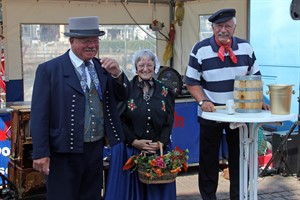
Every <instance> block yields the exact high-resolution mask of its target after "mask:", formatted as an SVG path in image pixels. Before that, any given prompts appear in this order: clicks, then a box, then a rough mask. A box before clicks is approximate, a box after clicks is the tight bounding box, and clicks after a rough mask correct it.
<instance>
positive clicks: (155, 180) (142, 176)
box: [138, 169, 178, 184]
mask: <svg viewBox="0 0 300 200" xmlns="http://www.w3.org/2000/svg"><path fill="white" fill-rule="evenodd" d="M177 175H178V172H174V173H171V172H166V173H164V175H163V176H161V177H147V176H146V172H145V171H142V170H141V169H138V176H139V180H140V181H141V182H142V183H145V184H164V183H171V182H174V181H175V180H176V177H177Z"/></svg>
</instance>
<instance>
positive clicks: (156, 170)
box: [123, 147, 189, 184]
mask: <svg viewBox="0 0 300 200" xmlns="http://www.w3.org/2000/svg"><path fill="white" fill-rule="evenodd" d="M188 152H189V151H188V149H186V150H185V151H183V150H181V149H180V148H178V147H176V148H175V149H174V150H172V151H171V152H168V153H167V154H164V155H162V154H163V153H162V149H161V151H160V154H161V155H160V156H159V155H157V154H154V155H145V154H143V153H141V154H138V155H134V156H131V157H130V158H129V159H128V160H127V162H126V163H125V165H124V166H123V170H128V169H131V168H132V167H134V168H133V169H132V171H135V170H137V171H138V176H139V180H140V181H141V182H142V183H145V184H161V183H170V182H173V181H175V179H176V177H177V175H178V172H180V171H182V168H183V169H184V170H185V171H187V168H188V165H187V160H188V155H187V154H188Z"/></svg>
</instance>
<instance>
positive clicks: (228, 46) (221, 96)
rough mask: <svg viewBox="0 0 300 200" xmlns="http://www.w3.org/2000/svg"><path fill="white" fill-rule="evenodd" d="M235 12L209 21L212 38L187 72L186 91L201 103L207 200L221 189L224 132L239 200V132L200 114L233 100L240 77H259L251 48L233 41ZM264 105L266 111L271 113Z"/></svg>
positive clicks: (196, 50) (194, 54)
mask: <svg viewBox="0 0 300 200" xmlns="http://www.w3.org/2000/svg"><path fill="white" fill-rule="evenodd" d="M235 13H236V11H235V9H222V10H219V11H217V12H216V13H214V14H213V15H212V16H210V17H209V19H208V20H209V21H210V22H212V30H213V36H212V37H210V38H207V39H204V40H203V41H200V42H198V43H196V44H195V45H194V47H193V48H192V51H191V53H190V58H189V64H188V67H187V71H186V80H185V83H186V85H187V89H188V91H189V92H190V94H191V95H192V96H193V98H195V100H196V101H197V102H198V103H199V107H198V116H199V117H198V119H199V123H200V132H201V134H200V157H199V190H200V193H201V196H202V198H203V199H204V200H214V199H217V198H216V191H217V186H218V172H219V147H220V141H221V138H222V135H223V132H224V130H225V132H226V141H227V144H228V154H229V158H228V164H229V173H230V199H231V200H235V199H236V200H238V199H239V132H238V131H239V130H238V129H230V128H229V123H217V122H215V121H210V120H205V119H203V118H201V117H200V116H201V112H202V111H206V112H213V111H214V106H215V105H224V104H225V103H226V100H228V99H233V85H234V80H235V76H237V75H260V71H259V67H258V64H257V61H256V57H255V55H254V51H253V48H252V47H251V46H250V44H249V43H248V42H247V41H245V40H243V39H240V38H237V37H234V36H233V34H234V32H235V28H236V18H235ZM269 108H270V107H269V106H268V105H267V104H265V103H263V109H267V110H269Z"/></svg>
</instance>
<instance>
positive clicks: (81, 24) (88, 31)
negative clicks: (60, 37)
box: [65, 16, 105, 37]
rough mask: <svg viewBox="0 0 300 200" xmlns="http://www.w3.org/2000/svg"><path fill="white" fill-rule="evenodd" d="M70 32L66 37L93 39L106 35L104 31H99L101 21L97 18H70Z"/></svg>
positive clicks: (66, 33)
mask: <svg viewBox="0 0 300 200" xmlns="http://www.w3.org/2000/svg"><path fill="white" fill-rule="evenodd" d="M69 30H70V32H65V36H69V37H93V36H102V35H104V34H105V32H104V31H100V30H99V20H98V17H97V16H91V17H71V18H69Z"/></svg>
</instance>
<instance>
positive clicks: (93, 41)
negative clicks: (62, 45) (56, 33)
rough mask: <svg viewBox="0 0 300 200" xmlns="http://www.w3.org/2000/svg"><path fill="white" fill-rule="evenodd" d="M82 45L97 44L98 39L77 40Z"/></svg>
mask: <svg viewBox="0 0 300 200" xmlns="http://www.w3.org/2000/svg"><path fill="white" fill-rule="evenodd" d="M77 40H78V41H79V42H80V43H82V44H99V39H95V40H90V39H77Z"/></svg>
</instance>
